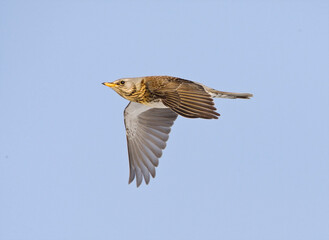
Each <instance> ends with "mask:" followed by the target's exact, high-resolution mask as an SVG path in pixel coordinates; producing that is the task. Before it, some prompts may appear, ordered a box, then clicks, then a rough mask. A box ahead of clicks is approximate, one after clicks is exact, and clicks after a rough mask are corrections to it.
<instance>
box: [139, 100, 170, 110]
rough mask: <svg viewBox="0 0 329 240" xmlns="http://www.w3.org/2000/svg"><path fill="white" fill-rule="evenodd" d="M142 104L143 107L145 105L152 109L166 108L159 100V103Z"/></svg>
mask: <svg viewBox="0 0 329 240" xmlns="http://www.w3.org/2000/svg"><path fill="white" fill-rule="evenodd" d="M143 104H145V105H147V106H149V107H152V108H168V107H167V106H166V105H164V104H163V103H162V101H161V100H159V101H153V102H148V103H145V102H144V103H143Z"/></svg>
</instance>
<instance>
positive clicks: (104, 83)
mask: <svg viewBox="0 0 329 240" xmlns="http://www.w3.org/2000/svg"><path fill="white" fill-rule="evenodd" d="M102 84H103V85H105V86H107V87H110V88H113V87H115V86H116V84H115V83H110V82H103V83H102Z"/></svg>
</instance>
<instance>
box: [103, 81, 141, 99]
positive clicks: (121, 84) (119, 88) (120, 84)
mask: <svg viewBox="0 0 329 240" xmlns="http://www.w3.org/2000/svg"><path fill="white" fill-rule="evenodd" d="M139 83H140V78H120V79H118V80H116V81H114V82H104V83H103V84H104V85H105V86H107V87H110V88H112V89H113V90H114V91H116V92H117V93H118V94H119V95H120V96H121V97H124V98H126V99H129V96H131V95H132V94H133V93H135V92H136V91H137V90H138V89H139V87H140V84H139ZM129 100H130V99H129Z"/></svg>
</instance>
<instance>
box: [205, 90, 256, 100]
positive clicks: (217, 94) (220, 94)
mask: <svg viewBox="0 0 329 240" xmlns="http://www.w3.org/2000/svg"><path fill="white" fill-rule="evenodd" d="M209 93H210V95H211V96H212V97H214V98H231V99H235V98H242V99H249V98H251V97H252V96H253V95H252V94H251V93H232V92H222V91H217V90H215V91H213V92H209Z"/></svg>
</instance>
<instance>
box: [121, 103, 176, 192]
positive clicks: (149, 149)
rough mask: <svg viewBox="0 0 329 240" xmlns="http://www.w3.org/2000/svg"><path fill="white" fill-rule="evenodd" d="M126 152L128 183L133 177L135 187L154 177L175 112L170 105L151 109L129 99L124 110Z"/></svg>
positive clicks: (174, 118)
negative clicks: (127, 158) (128, 171)
mask: <svg viewBox="0 0 329 240" xmlns="http://www.w3.org/2000/svg"><path fill="white" fill-rule="evenodd" d="M124 118H125V126H126V134H127V145H128V155H129V170H130V173H129V183H131V182H132V181H133V180H134V178H135V176H136V184H137V187H139V185H140V184H141V183H142V180H143V177H144V181H145V183H146V184H148V183H149V181H150V174H151V176H152V177H155V167H157V166H158V164H159V158H160V157H161V155H162V150H163V149H165V147H166V141H167V140H168V138H169V133H170V129H171V126H172V125H173V124H174V121H175V120H176V118H177V114H176V113H175V112H173V111H172V110H170V108H151V107H148V106H146V105H143V104H140V103H136V102H130V103H129V104H128V106H127V107H126V109H125V111H124Z"/></svg>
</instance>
